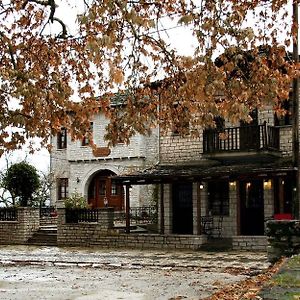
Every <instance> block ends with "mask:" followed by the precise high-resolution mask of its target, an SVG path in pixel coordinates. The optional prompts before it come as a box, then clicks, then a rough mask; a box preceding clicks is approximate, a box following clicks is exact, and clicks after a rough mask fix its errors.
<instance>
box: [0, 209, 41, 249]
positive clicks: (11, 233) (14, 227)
mask: <svg viewBox="0 0 300 300" xmlns="http://www.w3.org/2000/svg"><path fill="white" fill-rule="evenodd" d="M39 226H40V210H39V209H38V208H37V209H36V208H29V207H20V208H18V210H17V220H16V221H0V232H1V234H0V244H2V245H3V244H5V245H10V244H26V243H27V241H28V239H29V238H30V237H31V236H32V235H33V233H34V232H36V231H37V230H38V229H39Z"/></svg>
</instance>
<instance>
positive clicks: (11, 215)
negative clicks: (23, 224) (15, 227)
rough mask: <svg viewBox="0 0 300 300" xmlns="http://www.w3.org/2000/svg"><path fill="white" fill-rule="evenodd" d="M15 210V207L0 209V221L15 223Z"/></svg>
mask: <svg viewBox="0 0 300 300" xmlns="http://www.w3.org/2000/svg"><path fill="white" fill-rule="evenodd" d="M16 220H17V209H16V208H15V207H9V208H0V221H16Z"/></svg>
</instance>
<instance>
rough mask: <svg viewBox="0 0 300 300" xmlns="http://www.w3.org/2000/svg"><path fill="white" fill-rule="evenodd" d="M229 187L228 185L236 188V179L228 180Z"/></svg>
mask: <svg viewBox="0 0 300 300" xmlns="http://www.w3.org/2000/svg"><path fill="white" fill-rule="evenodd" d="M229 187H230V188H231V189H233V190H235V188H236V181H230V182H229Z"/></svg>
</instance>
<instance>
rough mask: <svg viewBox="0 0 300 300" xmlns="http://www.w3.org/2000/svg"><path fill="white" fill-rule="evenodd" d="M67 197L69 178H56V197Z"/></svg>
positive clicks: (59, 198) (60, 198)
mask: <svg viewBox="0 0 300 300" xmlns="http://www.w3.org/2000/svg"><path fill="white" fill-rule="evenodd" d="M68 197H69V179H68V178H58V183H57V198H58V200H64V199H66V198H68Z"/></svg>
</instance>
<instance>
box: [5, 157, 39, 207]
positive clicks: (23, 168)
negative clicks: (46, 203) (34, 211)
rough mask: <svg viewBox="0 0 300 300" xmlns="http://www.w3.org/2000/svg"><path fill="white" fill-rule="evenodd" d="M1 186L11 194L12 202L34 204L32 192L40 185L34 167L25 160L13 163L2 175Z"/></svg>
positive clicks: (24, 204)
mask: <svg viewBox="0 0 300 300" xmlns="http://www.w3.org/2000/svg"><path fill="white" fill-rule="evenodd" d="M3 186H4V187H5V188H6V189H7V190H8V191H9V192H10V194H11V195H12V198H13V202H14V204H16V205H20V206H35V199H34V193H35V192H36V191H37V189H38V188H39V186H40V181H39V176H38V174H37V170H36V169H35V167H33V166H31V165H29V164H28V163H27V162H21V163H17V164H13V165H12V166H11V167H9V168H8V170H7V171H6V173H5V175H4V177H3Z"/></svg>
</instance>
